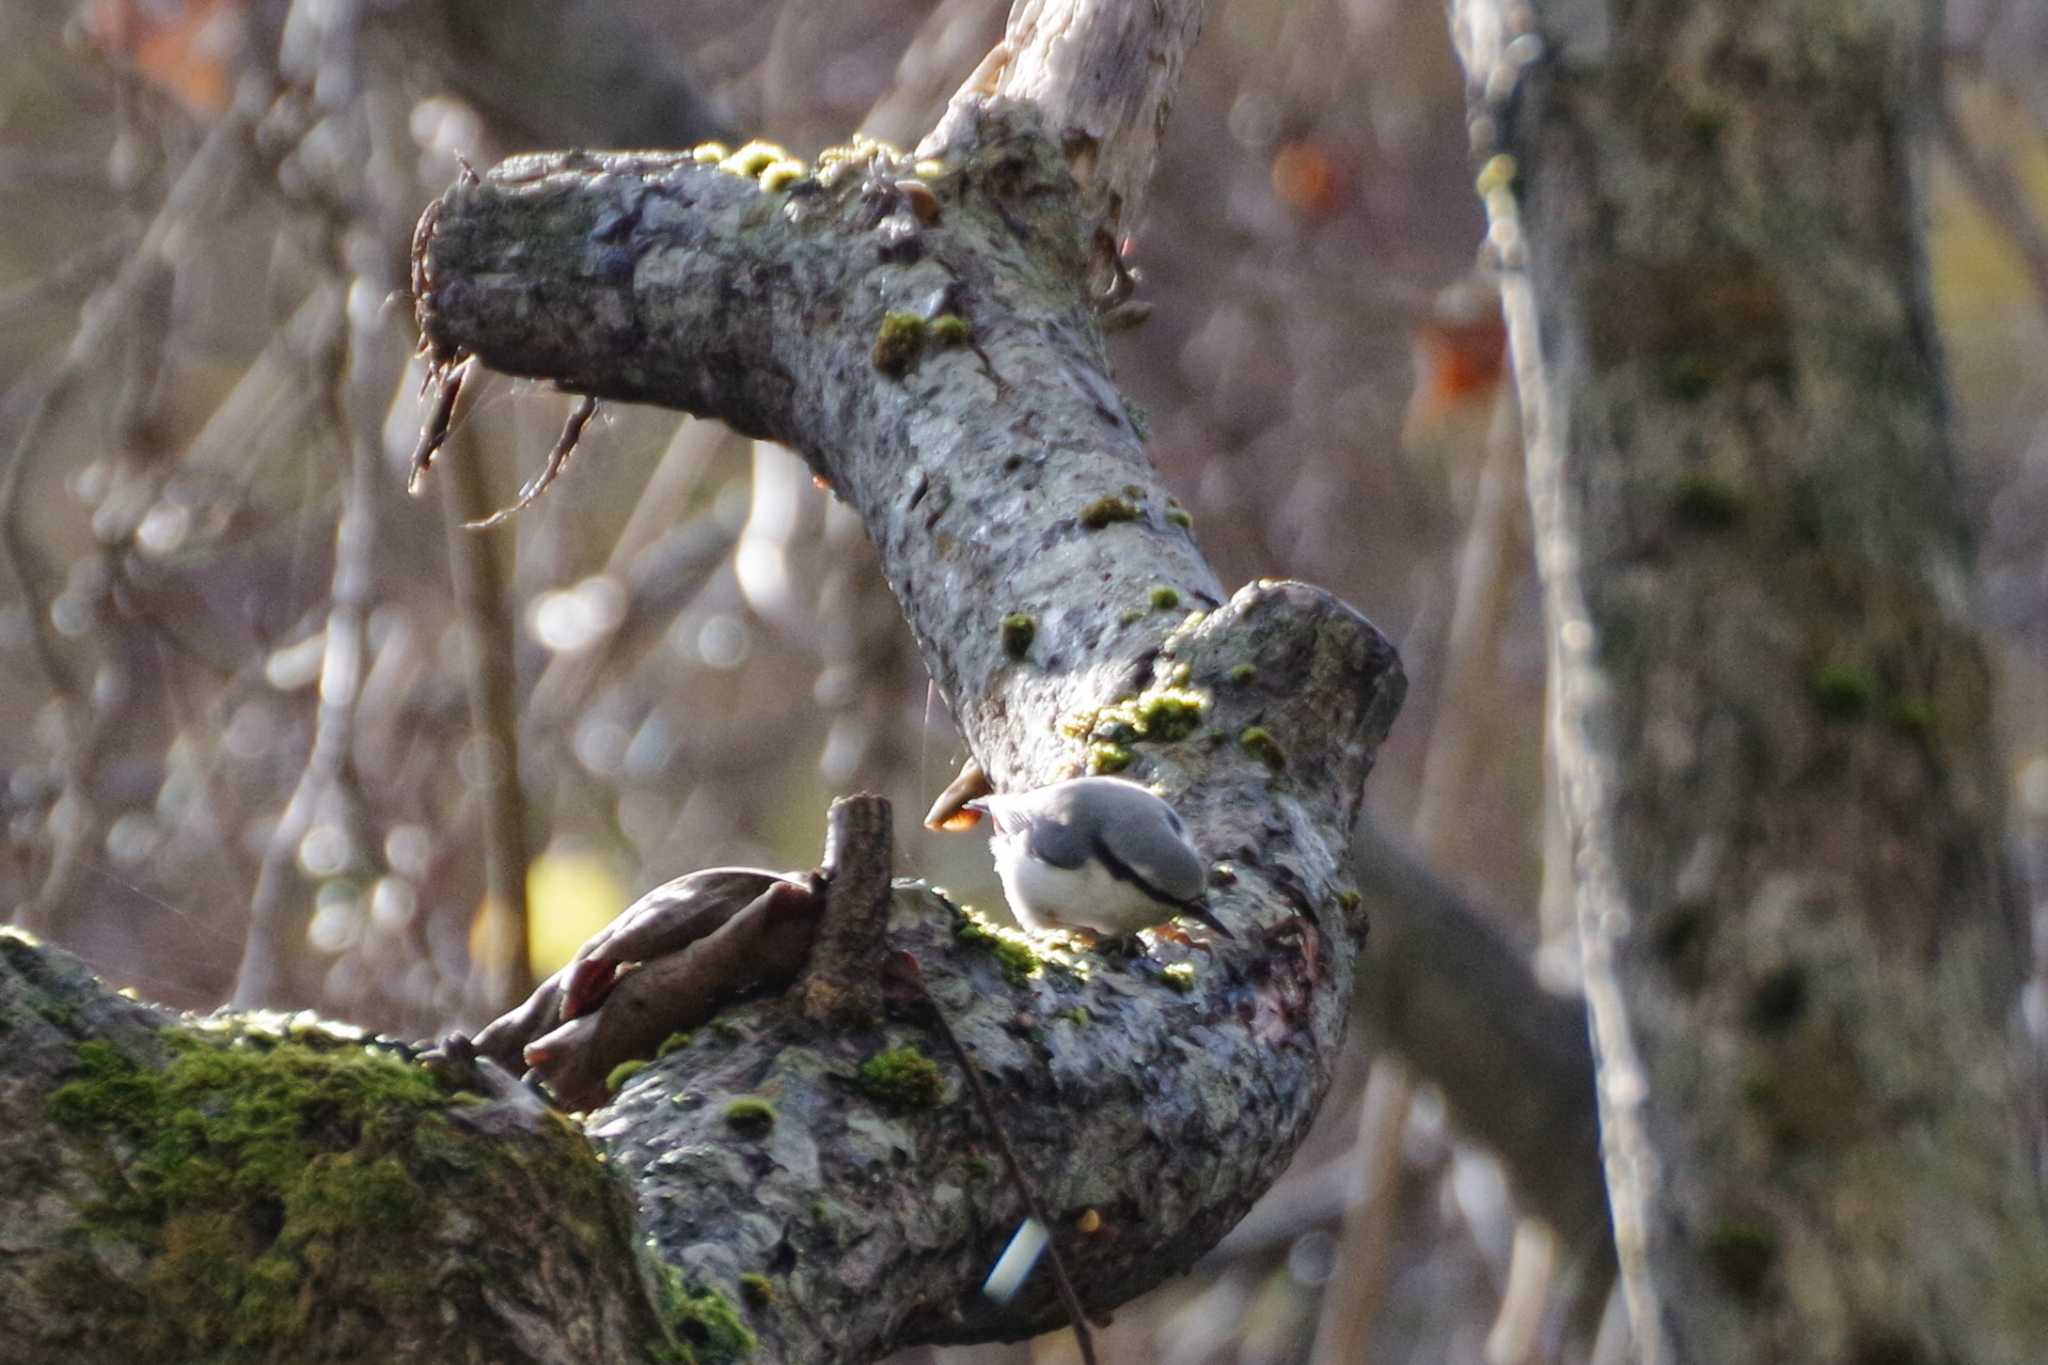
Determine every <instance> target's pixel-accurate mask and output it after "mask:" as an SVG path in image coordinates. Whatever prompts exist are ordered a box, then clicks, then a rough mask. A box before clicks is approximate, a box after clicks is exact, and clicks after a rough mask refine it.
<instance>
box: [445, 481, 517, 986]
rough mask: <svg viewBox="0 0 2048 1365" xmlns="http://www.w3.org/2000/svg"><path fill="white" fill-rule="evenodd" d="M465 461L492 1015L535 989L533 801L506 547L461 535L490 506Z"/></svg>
mask: <svg viewBox="0 0 2048 1365" xmlns="http://www.w3.org/2000/svg"><path fill="white" fill-rule="evenodd" d="M469 455H470V457H469V458H466V459H461V460H458V461H456V463H455V468H453V469H452V470H449V471H448V473H447V477H445V478H444V479H443V480H442V483H441V493H442V503H441V505H442V510H443V515H444V516H445V517H446V518H447V527H448V537H447V539H448V576H449V578H450V579H451V580H452V582H453V584H454V588H455V609H456V614H457V616H458V617H459V619H460V620H461V621H462V623H463V636H464V638H465V639H467V640H468V642H469V656H468V667H467V668H465V669H464V670H463V686H464V688H465V690H466V691H467V692H468V694H469V721H470V730H471V734H472V737H473V739H474V740H475V741H476V742H478V743H480V744H482V745H483V746H484V748H485V751H486V752H487V753H488V754H489V756H490V761H489V764H488V769H489V771H488V773H487V774H486V776H485V779H484V781H483V782H482V783H481V784H480V786H479V791H480V794H481V797H482V801H483V833H484V894H485V896H486V898H487V900H488V903H489V906H490V907H491V908H490V910H489V911H488V912H487V913H490V914H492V915H494V916H497V917H498V919H497V922H496V923H494V924H493V925H492V926H491V929H492V932H491V933H489V934H487V935H485V936H484V941H485V943H486V944H487V947H486V949H485V951H484V953H483V956H484V958H485V959H486V960H484V961H473V962H471V963H470V981H469V992H468V994H469V1003H470V1006H471V1007H472V1008H473V1009H475V1010H477V1011H478V1012H479V1013H481V1014H482V1015H483V1016H485V1017H489V1016H491V1015H494V1014H496V1013H498V1012H499V1011H500V1010H502V1009H505V1008H506V1007H507V1006H509V1005H511V1004H512V1003H513V1002H514V1001H516V1000H521V999H524V998H525V997H526V995H527V993H528V992H529V991H531V990H532V989H533V966H532V964H531V963H530V962H529V961H528V960H527V956H526V920H527V904H526V869H527V864H528V861H529V850H528V848H527V844H526V796H525V792H524V791H523V789H522V788H521V787H520V785H519V695H518V679H517V676H516V670H515V668H514V664H513V658H512V652H513V643H514V642H513V630H512V619H511V614H510V611H509V609H508V607H507V603H506V593H505V582H504V573H503V570H502V567H501V566H500V565H499V563H498V556H497V547H496V546H494V545H492V544H490V543H489V542H488V541H481V540H478V539H476V538H475V537H473V536H467V535H464V534H462V531H463V529H464V528H466V527H469V526H473V525H475V524H476V523H475V521H474V520H473V514H474V513H475V512H476V511H477V510H478V509H479V508H481V507H484V506H487V505H488V504H487V502H486V498H487V496H488V495H487V493H486V491H485V489H484V469H483V461H481V460H479V459H477V458H475V452H474V451H472V452H470V453H469Z"/></svg>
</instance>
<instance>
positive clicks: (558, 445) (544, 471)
mask: <svg viewBox="0 0 2048 1365" xmlns="http://www.w3.org/2000/svg"><path fill="white" fill-rule="evenodd" d="M595 416H597V400H596V399H595V398H590V397H585V398H584V399H583V400H582V401H581V402H579V403H578V404H577V405H576V406H575V407H574V408H573V409H571V410H570V412H569V420H568V421H567V422H564V423H563V424H562V434H561V436H560V437H559V438H558V439H557V440H556V441H555V448H554V449H553V450H550V451H549V452H548V458H547V463H545V464H543V465H542V466H541V469H540V473H538V474H536V475H534V476H533V477H532V478H531V479H528V480H527V481H526V486H525V487H523V488H521V489H520V490H519V496H518V498H516V499H515V500H514V501H513V503H512V505H511V506H510V507H501V508H499V509H498V510H497V511H495V512H493V513H491V514H490V515H489V516H487V517H480V518H478V519H477V520H475V521H465V522H463V523H462V527H463V529H464V530H466V531H488V530H490V529H491V528H492V527H493V526H499V525H502V524H504V523H505V522H508V521H510V520H511V519H512V518H513V517H516V516H518V515H519V514H520V513H521V512H524V511H525V510H526V509H527V508H528V507H529V506H531V505H532V504H533V500H534V499H535V498H537V497H539V496H540V495H541V494H542V493H545V492H546V491H547V489H548V485H549V484H551V483H553V482H554V481H555V476H556V475H557V474H560V473H561V472H562V466H563V465H565V464H567V463H569V457H570V456H571V455H573V454H575V453H576V445H577V442H579V441H581V440H582V439H583V428H584V427H586V426H588V425H589V423H590V419H591V418H593V417H595Z"/></svg>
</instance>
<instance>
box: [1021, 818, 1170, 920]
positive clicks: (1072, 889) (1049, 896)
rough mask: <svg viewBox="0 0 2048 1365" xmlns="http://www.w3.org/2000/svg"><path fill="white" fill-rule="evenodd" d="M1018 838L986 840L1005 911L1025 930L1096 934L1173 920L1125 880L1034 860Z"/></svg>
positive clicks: (1092, 866)
mask: <svg viewBox="0 0 2048 1365" xmlns="http://www.w3.org/2000/svg"><path fill="white" fill-rule="evenodd" d="M1023 843H1024V841H1023V840H1022V839H1021V838H1011V837H998V838H996V839H993V840H991V841H990V845H989V851H990V852H992V853H993V854H994V855H995V862H996V875H997V876H999V877H1001V878H1002V879H1003V895H1004V896H1005V897H1006V898H1007V899H1008V900H1009V902H1010V913H1011V914H1013V915H1015V916H1016V917H1017V922H1018V923H1019V924H1021V925H1023V926H1024V927H1025V928H1026V929H1033V930H1037V931H1039V932H1045V931H1047V930H1052V929H1075V928H1079V929H1090V930H1093V931H1094V932H1096V933H1098V934H1109V935H1122V934H1134V933H1136V932H1137V931H1138V930H1140V929H1149V928H1151V927H1152V926H1153V925H1155V924H1164V923H1165V922H1166V921H1167V920H1169V919H1172V918H1173V914H1174V911H1173V907H1172V906H1170V905H1161V904H1160V903H1159V902H1158V901H1155V900H1153V899H1152V898H1151V897H1149V896H1147V895H1146V894H1145V893H1144V892H1142V891H1140V890H1138V888H1137V887H1135V886H1132V885H1131V884H1130V883H1129V882H1122V881H1118V880H1117V879H1116V878H1115V877H1112V876H1110V875H1109V873H1108V872H1107V871H1105V870H1104V869H1103V868H1102V867H1101V866H1100V865H1099V864H1096V863H1088V864H1086V865H1084V866H1082V867H1080V868H1077V869H1075V870H1074V871H1071V872H1070V871H1066V870H1064V869H1062V868H1057V867H1053V866H1052V865H1051V864H1049V863H1041V862H1034V861H1032V860H1031V859H1029V858H1026V857H1024V856H1023Z"/></svg>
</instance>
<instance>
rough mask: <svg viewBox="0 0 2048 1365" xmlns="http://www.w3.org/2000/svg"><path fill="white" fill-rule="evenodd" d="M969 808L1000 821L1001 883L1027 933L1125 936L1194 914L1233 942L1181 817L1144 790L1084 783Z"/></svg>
mask: <svg viewBox="0 0 2048 1365" xmlns="http://www.w3.org/2000/svg"><path fill="white" fill-rule="evenodd" d="M967 805H968V807H969V808H971V809H975V810H980V811H984V812H986V813H987V814H988V816H989V817H990V818H991V819H992V820H993V821H994V822H995V837H994V838H993V839H991V840H990V841H989V847H990V849H991V851H992V852H993V853H994V854H995V859H996V875H997V876H999V877H1001V878H1002V880H1003V894H1004V895H1005V896H1006V897H1008V898H1009V902H1010V910H1011V912H1012V913H1013V914H1015V915H1016V916H1017V921H1018V923H1020V924H1022V925H1023V926H1024V927H1025V928H1026V929H1034V930H1038V931H1040V932H1044V931H1047V930H1052V929H1085V930H1089V931H1091V932H1093V933H1097V934H1103V935H1107V936H1111V937H1123V936H1126V935H1130V934H1135V933H1137V932H1138V930H1140V929H1149V928H1151V927H1152V926H1154V925H1157V924H1163V923H1165V922H1166V921H1167V920H1170V919H1172V918H1173V917H1174V916H1175V915H1187V916H1189V917H1190V918H1193V919H1197V920H1200V921H1201V922H1202V923H1203V924H1206V925H1208V926H1209V927H1210V928H1211V929H1214V930H1215V931H1216V932H1217V933H1219V934H1221V935H1223V936H1224V937H1225V938H1231V937H1234V936H1233V935H1232V934H1231V932H1230V930H1228V929H1226V928H1225V927H1224V926H1223V924H1222V923H1221V922H1220V921H1219V920H1217V918H1216V917H1215V916H1214V915H1212V914H1211V913H1210V912H1209V907H1208V905H1207V904H1206V903H1205V902H1204V892H1205V882H1204V878H1203V863H1202V855H1201V854H1200V853H1198V852H1197V851H1196V850H1195V846H1194V845H1193V844H1191V843H1189V842H1188V836H1187V827H1186V826H1185V825H1183V824H1182V823H1181V819H1180V816H1178V815H1176V814H1174V810H1173V807H1171V806H1169V805H1167V804H1166V803H1165V802H1164V801H1162V800H1160V799H1159V798H1158V797H1156V796H1154V795H1153V794H1152V793H1151V792H1149V791H1147V790H1146V789H1145V788H1144V787H1141V786H1139V785H1138V784H1137V783H1135V782H1130V781H1126V780H1125V779H1123V778H1120V777H1076V778H1070V779H1068V780H1067V781H1065V782H1055V783H1053V784H1052V785H1051V786H1049V787H1040V788H1039V789H1038V790H1036V791H1029V792H1021V793H1018V794H1016V795H994V796H984V797H981V798H979V799H977V800H974V801H970V802H968V803H967Z"/></svg>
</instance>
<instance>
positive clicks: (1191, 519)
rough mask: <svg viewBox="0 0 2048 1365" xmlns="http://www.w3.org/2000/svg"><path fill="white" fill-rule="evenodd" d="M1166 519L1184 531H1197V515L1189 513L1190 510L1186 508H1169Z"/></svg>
mask: <svg viewBox="0 0 2048 1365" xmlns="http://www.w3.org/2000/svg"><path fill="white" fill-rule="evenodd" d="M1166 519H1167V520H1168V521H1169V522H1171V523H1173V524H1174V525H1175V526H1178V527H1180V529H1181V530H1183V531H1192V530H1194V529H1195V514H1194V513H1192V512H1190V511H1188V509H1187V508H1185V507H1169V508H1167V509H1166Z"/></svg>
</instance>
